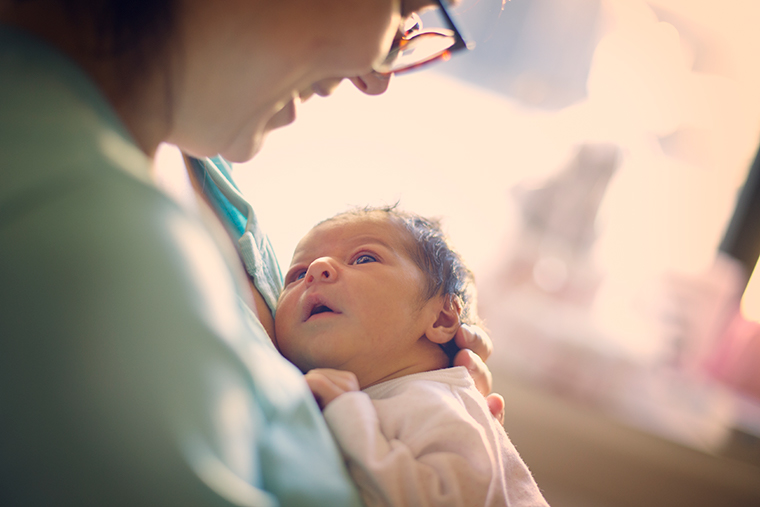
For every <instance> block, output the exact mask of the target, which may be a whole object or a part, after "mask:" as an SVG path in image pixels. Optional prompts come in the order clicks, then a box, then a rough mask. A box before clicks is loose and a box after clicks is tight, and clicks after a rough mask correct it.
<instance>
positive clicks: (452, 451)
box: [324, 392, 506, 506]
mask: <svg viewBox="0 0 760 507" xmlns="http://www.w3.org/2000/svg"><path fill="white" fill-rule="evenodd" d="M418 394H419V393H418ZM386 401H390V400H383V401H381V402H380V403H383V402H386ZM452 401H453V400H449V401H448V402H447V401H445V400H442V399H441V397H440V396H435V394H434V393H430V392H427V393H423V395H422V396H419V395H418V396H414V397H413V398H412V399H408V398H405V399H403V401H402V400H400V399H396V398H394V400H393V403H392V404H390V405H387V406H390V407H393V408H392V409H391V410H389V411H387V410H385V408H386V406H383V410H382V411H383V413H382V414H381V416H378V412H377V410H376V407H375V405H374V404H373V402H372V400H371V399H370V398H369V396H367V394H365V393H363V392H350V393H346V394H343V395H341V396H339V397H338V398H336V399H335V400H334V401H333V402H332V403H330V405H328V407H327V408H326V409H325V411H324V416H325V419H326V420H327V423H328V425H329V426H330V429H331V431H332V432H333V435H334V436H335V438H336V440H337V441H338V444H339V445H340V447H341V450H342V451H343V453H344V456H345V458H346V461H347V465H348V468H349V471H350V472H351V475H352V476H353V478H354V480H355V481H356V483H357V485H358V486H359V488H360V491H361V494H362V498H363V500H364V501H365V503H366V504H367V506H375V505H388V506H399V505H415V506H432V505H436V506H445V505H451V506H461V505H486V504H487V503H489V502H490V501H492V500H494V499H493V498H489V497H490V496H491V495H489V484H490V482H491V479H492V473H493V471H492V466H493V465H492V464H493V463H494V462H496V461H497V460H495V459H494V458H495V457H494V455H493V453H498V452H499V451H498V450H496V449H491V446H490V445H489V443H488V438H487V437H485V436H484V435H483V433H482V432H483V431H485V430H484V429H483V428H482V427H481V426H480V425H478V424H477V423H476V422H475V421H474V419H472V418H471V417H470V416H469V414H467V412H466V410H464V408H463V407H462V406H461V405H460V404H458V403H456V402H452ZM383 431H385V433H386V434H383ZM386 435H387V436H386ZM498 503H499V504H501V505H505V504H506V503H505V502H504V500H503V499H502V500H501V501H500V502H498Z"/></svg>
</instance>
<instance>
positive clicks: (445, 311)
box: [426, 295, 462, 344]
mask: <svg viewBox="0 0 760 507" xmlns="http://www.w3.org/2000/svg"><path fill="white" fill-rule="evenodd" d="M441 300H442V301H441V307H440V310H439V311H438V317H437V318H436V320H435V322H433V324H432V325H430V326H429V327H428V330H427V333H426V335H427V337H428V340H430V341H431V342H433V343H438V344H443V343H446V342H448V341H450V340H451V339H452V338H454V335H455V334H456V332H457V329H459V325H460V322H459V316H460V315H461V313H462V305H461V304H460V303H459V299H457V298H455V297H454V296H450V295H449V296H441Z"/></svg>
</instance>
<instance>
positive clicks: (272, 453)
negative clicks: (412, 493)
mask: <svg viewBox="0 0 760 507" xmlns="http://www.w3.org/2000/svg"><path fill="white" fill-rule="evenodd" d="M418 5H419V4H415V5H413V6H410V4H407V5H406V7H405V8H406V9H407V11H408V9H410V8H411V7H416V6H418ZM401 15H402V12H401V11H400V8H399V5H398V2H397V1H395V0H325V1H321V2H313V1H310V0H278V1H276V2H274V1H269V0H227V1H224V2H197V1H190V0H187V1H181V0H177V1H131V2H130V1H123V2H117V1H112V2H104V1H89V2H88V1H87V0H78V1H73V0H69V1H67V0H60V1H52V0H51V1H45V0H31V1H7V0H6V1H2V2H0V97H2V99H1V100H0V155H2V169H1V170H0V260H2V262H0V287H2V290H1V291H0V309H2V310H0V311H2V315H1V318H0V336H2V342H0V343H1V344H0V403H1V404H2V407H3V408H2V410H0V430H2V435H3V436H2V437H1V438H0V504H2V505H16V504H24V505H36V504H54V505H87V504H98V505H102V504H108V505H119V504H124V505H163V504H171V505H332V506H340V505H357V504H358V503H359V500H358V497H357V495H356V492H355V490H354V488H353V486H352V484H351V483H350V480H349V479H348V477H347V475H346V473H345V469H344V468H343V465H342V461H341V458H340V456H339V454H338V453H337V451H336V449H335V446H334V444H333V443H332V441H331V439H330V436H329V433H328V432H327V430H326V428H325V426H324V424H323V422H322V420H321V419H320V415H319V411H318V409H317V407H316V405H315V404H314V402H313V400H311V399H310V395H309V392H308V390H307V389H306V387H305V384H304V382H303V380H302V377H301V375H300V374H299V373H298V372H297V371H296V370H295V369H294V368H293V367H292V366H291V365H290V364H289V363H287V362H286V361H284V360H283V359H282V358H281V357H280V356H279V355H278V354H277V352H276V351H275V349H274V348H273V347H272V345H271V342H270V340H269V337H268V335H267V333H266V330H267V328H269V327H270V326H269V322H271V313H270V311H269V308H268V307H267V304H266V301H265V300H264V297H263V296H262V294H261V292H260V291H259V290H258V289H257V287H256V286H254V287H253V290H251V288H250V287H249V285H248V284H247V282H246V280H247V278H246V277H245V275H244V273H243V270H242V269H241V265H240V262H239V259H238V257H237V256H236V255H235V253H234V251H232V250H231V249H230V248H229V246H230V245H229V240H228V239H227V238H223V237H221V236H215V231H216V229H218V224H219V222H218V221H215V220H216V219H212V220H211V221H209V222H204V221H202V220H201V219H200V218H199V217H198V216H197V215H196V214H193V213H190V212H188V211H187V210H184V209H181V208H180V207H178V206H177V205H176V204H175V203H174V202H173V201H172V200H170V199H168V198H167V197H166V196H165V195H164V194H163V193H162V192H160V191H159V190H158V189H157V188H156V186H155V185H154V184H153V182H152V175H151V172H150V171H151V170H150V165H151V164H150V162H151V158H152V157H153V155H154V153H155V150H156V148H157V146H158V144H159V143H160V142H164V141H166V142H171V143H174V144H177V145H178V146H179V147H181V148H182V149H183V150H184V151H186V152H187V153H189V154H191V155H193V156H197V157H205V156H212V155H216V154H218V153H219V154H222V155H223V156H224V157H226V158H228V159H230V160H245V159H247V158H250V157H251V156H253V154H255V153H256V151H257V150H258V149H259V147H260V145H261V141H262V139H263V137H264V136H265V134H266V132H267V131H269V130H271V129H272V128H276V127H278V126H282V125H284V124H287V123H289V122H290V121H291V120H292V110H293V109H292V108H293V105H294V103H295V101H296V100H298V98H299V96H301V95H304V96H305V95H308V94H309V93H311V91H314V90H316V91H318V92H320V93H326V92H329V89H330V86H331V85H332V84H333V83H334V82H335V81H334V80H332V77H333V76H360V75H369V76H371V75H372V74H371V71H372V69H373V68H374V67H375V65H376V64H377V62H378V61H382V60H383V59H384V58H385V54H386V53H387V51H388V48H389V46H390V44H391V42H392V40H393V38H394V35H395V33H396V31H397V30H398V26H399V20H400V18H401ZM367 79H368V80H370V81H371V79H370V78H367ZM371 88H372V86H368V90H369V91H372V90H371ZM214 224H216V225H214ZM248 232H250V233H251V236H252V237H254V239H255V240H256V241H258V243H257V246H258V247H265V246H266V245H265V244H264V243H262V242H261V241H259V240H261V235H260V231H258V229H256V228H255V227H254V226H253V225H251V226H250V227H249V231H248ZM255 234H256V235H259V236H258V237H255ZM262 250H265V248H257V249H256V250H255V251H253V252H254V253H255V252H259V254H260V253H261V251H262ZM272 261H273V260H272V259H268V260H267V262H269V263H270V264H271V263H272ZM258 265H259V266H261V265H262V264H261V263H259V264H258ZM270 275H271V273H270ZM467 337H470V338H472V337H473V336H472V335H471V334H470V335H467V336H464V338H467ZM475 338H476V342H477V337H475Z"/></svg>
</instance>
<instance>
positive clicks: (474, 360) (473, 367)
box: [454, 349, 492, 396]
mask: <svg viewBox="0 0 760 507" xmlns="http://www.w3.org/2000/svg"><path fill="white" fill-rule="evenodd" d="M454 366H464V367H465V368H467V371H469V372H470V376H472V380H474V381H475V387H476V388H477V389H478V391H480V393H481V394H482V395H483V396H486V395H488V394H489V393H490V392H491V385H492V377H491V370H489V369H488V366H486V363H484V362H483V360H482V359H481V358H480V357H478V356H477V355H476V354H475V353H474V352H472V351H471V350H469V349H462V350H460V351H459V352H457V355H456V356H454Z"/></svg>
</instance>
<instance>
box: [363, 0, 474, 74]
mask: <svg viewBox="0 0 760 507" xmlns="http://www.w3.org/2000/svg"><path fill="white" fill-rule="evenodd" d="M435 3H436V4H437V5H438V8H439V9H440V11H441V14H442V16H443V20H444V21H445V22H446V24H447V25H448V26H447V27H446V28H447V29H449V30H451V32H452V33H453V36H454V43H453V44H452V45H451V46H449V47H448V48H446V49H445V50H443V51H441V52H440V53H437V54H434V55H432V56H430V57H429V58H426V59H423V60H420V61H418V62H414V63H412V64H410V65H407V66H404V67H401V68H398V69H395V70H386V69H383V66H382V64H381V66H380V68H378V69H376V72H377V73H379V74H383V75H390V74H401V73H404V72H409V71H411V70H416V69H419V68H420V67H423V66H425V65H428V64H430V63H433V62H438V61H446V60H449V59H450V58H451V55H452V53H454V52H456V51H461V50H463V49H472V48H474V47H475V44H474V43H472V42H467V41H466V40H465V38H464V36H463V35H462V32H461V31H460V30H459V28H457V26H456V23H454V20H453V19H452V16H451V13H450V12H449V10H448V8H447V7H446V5H445V3H446V2H445V0H435ZM434 33H435V32H421V33H420V34H418V35H416V36H413V37H411V38H407V37H406V34H404V35H403V36H401V37H399V38H398V39H397V40H394V41H393V45H392V46H391V49H390V51H389V52H388V55H389V56H390V55H391V54H393V53H394V52H398V51H399V49H400V48H401V47H402V45H403V44H405V43H407V42H408V41H410V40H413V39H414V38H415V37H419V36H424V35H426V34H434ZM440 35H441V36H442V37H448V35H445V34H440ZM386 61H387V59H386ZM384 63H385V62H383V64H384Z"/></svg>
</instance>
